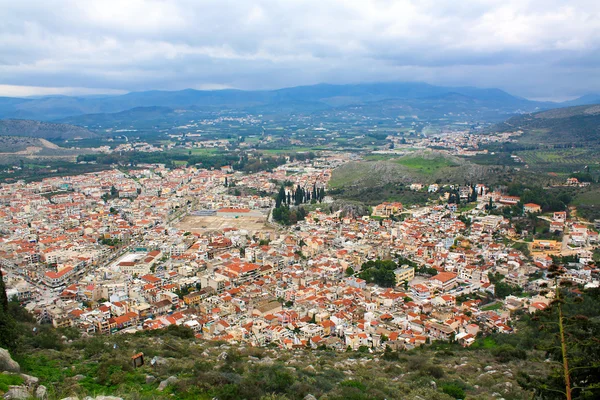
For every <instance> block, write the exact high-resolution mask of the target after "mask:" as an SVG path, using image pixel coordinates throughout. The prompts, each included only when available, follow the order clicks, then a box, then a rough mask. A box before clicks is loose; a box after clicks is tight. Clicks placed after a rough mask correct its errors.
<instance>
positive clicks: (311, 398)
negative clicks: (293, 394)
mask: <svg viewBox="0 0 600 400" xmlns="http://www.w3.org/2000/svg"><path fill="white" fill-rule="evenodd" d="M302 400H317V398H316V397H315V396H313V395H312V394H307V395H306V396H304V399H302Z"/></svg>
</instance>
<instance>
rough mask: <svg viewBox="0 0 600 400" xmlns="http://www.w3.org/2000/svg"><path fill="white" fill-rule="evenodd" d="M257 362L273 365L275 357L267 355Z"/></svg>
mask: <svg viewBox="0 0 600 400" xmlns="http://www.w3.org/2000/svg"><path fill="white" fill-rule="evenodd" d="M257 363H259V364H263V365H271V364H273V359H272V358H271V357H265V358H263V359H262V360H260V361H257Z"/></svg>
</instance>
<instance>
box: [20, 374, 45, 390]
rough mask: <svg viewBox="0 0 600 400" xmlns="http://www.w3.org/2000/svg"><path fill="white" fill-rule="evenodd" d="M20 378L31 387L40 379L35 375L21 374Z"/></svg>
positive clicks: (34, 386) (35, 385)
mask: <svg viewBox="0 0 600 400" xmlns="http://www.w3.org/2000/svg"><path fill="white" fill-rule="evenodd" d="M21 378H23V381H24V383H25V385H27V386H28V387H30V388H31V389H34V388H36V387H37V385H38V384H39V383H40V380H39V379H38V378H36V377H35V376H31V375H26V374H21Z"/></svg>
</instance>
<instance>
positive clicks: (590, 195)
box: [573, 187, 600, 221]
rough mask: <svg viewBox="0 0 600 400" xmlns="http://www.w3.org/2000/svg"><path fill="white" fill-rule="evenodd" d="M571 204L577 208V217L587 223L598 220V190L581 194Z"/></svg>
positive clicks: (599, 190) (594, 189)
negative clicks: (587, 221) (585, 220)
mask: <svg viewBox="0 0 600 400" xmlns="http://www.w3.org/2000/svg"><path fill="white" fill-rule="evenodd" d="M573 204H574V205H575V206H576V207H577V215H578V216H579V217H583V218H585V219H587V220H589V221H593V220H595V219H600V189H599V188H597V187H596V188H593V189H592V190H589V191H586V192H583V193H581V194H579V195H577V196H576V197H575V199H574V200H573Z"/></svg>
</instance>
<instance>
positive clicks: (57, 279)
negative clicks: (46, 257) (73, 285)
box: [43, 267, 75, 287]
mask: <svg viewBox="0 0 600 400" xmlns="http://www.w3.org/2000/svg"><path fill="white" fill-rule="evenodd" d="M74 272H75V269H74V268H73V267H65V268H63V269H61V270H60V271H58V272H54V271H48V272H46V273H45V274H44V278H43V281H44V283H45V284H46V285H48V286H50V287H58V286H60V285H62V284H64V283H65V282H66V280H67V279H68V278H69V277H70V276H71V275H73V273H74Z"/></svg>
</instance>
